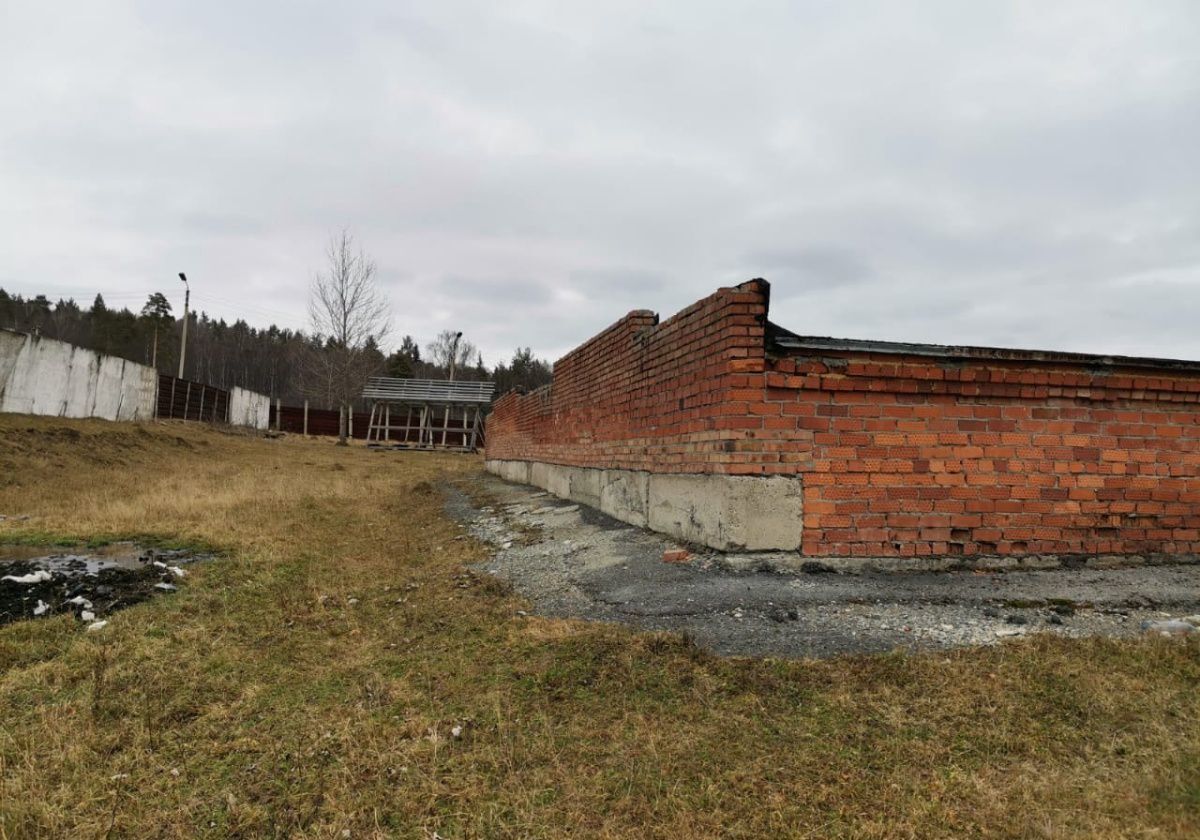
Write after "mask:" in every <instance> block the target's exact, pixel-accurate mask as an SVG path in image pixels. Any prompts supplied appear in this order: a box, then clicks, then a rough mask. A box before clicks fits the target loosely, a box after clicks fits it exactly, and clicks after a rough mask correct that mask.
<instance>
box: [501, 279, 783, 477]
mask: <svg viewBox="0 0 1200 840" xmlns="http://www.w3.org/2000/svg"><path fill="white" fill-rule="evenodd" d="M766 307H767V285H766V284H765V283H761V282H757V281H751V282H750V283H744V284H742V285H741V286H738V287H736V288H732V289H721V290H720V291H718V292H717V293H716V294H714V295H712V296H710V297H707V298H705V299H704V300H701V301H698V302H697V303H694V304H692V305H691V306H689V307H688V308H687V309H684V310H683V311H682V312H680V313H678V314H677V315H675V316H674V317H672V318H670V319H669V320H667V321H663V322H662V323H658V319H657V316H655V315H654V313H652V312H647V311H644V310H642V311H637V312H631V313H629V314H628V315H626V316H625V317H624V318H622V319H621V320H620V321H618V322H617V323H615V324H613V325H612V326H611V327H609V328H608V329H607V330H605V331H604V332H602V333H600V334H599V335H597V336H596V337H595V338H593V339H591V340H590V341H588V342H586V343H585V344H583V345H582V346H580V347H579V348H577V349H576V350H573V351H572V352H571V353H568V354H567V355H566V356H564V357H563V358H562V359H560V360H559V361H558V362H556V363H555V365H554V382H553V384H552V385H550V386H548V387H545V388H541V389H539V390H537V391H534V392H533V393H530V394H525V395H520V394H516V393H509V394H507V395H505V396H503V397H501V398H500V399H499V400H497V401H496V404H495V406H494V408H493V411H492V414H491V416H490V417H488V421H487V437H488V444H487V457H488V458H499V459H514V460H530V461H546V462H550V463H555V464H566V465H570V466H579V467H611V468H621V469H634V470H652V471H655V472H683V473H709V472H738V471H752V470H751V469H750V467H751V464H750V459H749V457H748V455H747V454H746V453H745V452H743V451H741V450H740V448H739V446H738V444H740V440H739V438H741V437H742V432H741V430H742V429H743V428H744V427H745V426H746V425H747V423H746V418H745V417H744V416H743V415H744V414H745V413H747V412H748V411H750V410H751V407H752V405H753V404H755V403H760V402H761V400H762V393H761V390H762V389H761V380H762V369H763V329H764V322H765V315H766ZM748 370H752V371H754V372H755V373H754V375H753V376H751V374H750V373H748V372H747V371H748ZM747 389H753V390H747ZM753 471H755V472H757V471H758V470H757V467H754V469H753Z"/></svg>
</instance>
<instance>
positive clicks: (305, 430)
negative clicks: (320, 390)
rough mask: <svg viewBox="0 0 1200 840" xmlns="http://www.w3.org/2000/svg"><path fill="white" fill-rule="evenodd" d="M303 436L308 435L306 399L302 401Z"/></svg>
mask: <svg viewBox="0 0 1200 840" xmlns="http://www.w3.org/2000/svg"><path fill="white" fill-rule="evenodd" d="M304 436H305V437H308V400H305V401H304Z"/></svg>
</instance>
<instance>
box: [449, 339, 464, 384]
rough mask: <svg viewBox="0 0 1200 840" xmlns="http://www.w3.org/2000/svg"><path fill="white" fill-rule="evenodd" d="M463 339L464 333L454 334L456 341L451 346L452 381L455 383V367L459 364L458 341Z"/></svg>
mask: <svg viewBox="0 0 1200 840" xmlns="http://www.w3.org/2000/svg"><path fill="white" fill-rule="evenodd" d="M460 338H462V333H460V332H456V333H455V334H454V341H453V342H451V344H450V381H451V382H453V381H454V366H455V365H456V364H458V340H459V339H460Z"/></svg>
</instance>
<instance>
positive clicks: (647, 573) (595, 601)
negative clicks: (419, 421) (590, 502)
mask: <svg viewBox="0 0 1200 840" xmlns="http://www.w3.org/2000/svg"><path fill="white" fill-rule="evenodd" d="M466 490H467V493H464V492H462V491H460V490H456V489H454V488H448V489H447V492H448V494H449V495H448V507H449V509H450V511H451V513H452V514H453V515H454V516H455V518H457V519H458V520H459V521H460V522H462V523H464V524H465V525H466V526H467V527H468V528H469V529H470V531H471V532H472V533H473V534H474V535H475V536H477V537H479V538H480V539H483V540H484V541H486V542H488V543H490V544H491V545H492V546H493V547H494V549H495V553H494V554H493V556H492V557H491V558H490V559H489V560H488V561H487V562H486V563H485V564H484V568H485V569H486V570H487V571H489V572H491V573H493V574H496V575H499V576H501V577H503V578H505V579H507V580H509V581H511V582H512V583H513V585H514V586H515V587H516V589H517V590H518V591H519V592H520V593H521V594H523V595H525V596H526V597H528V598H529V599H530V600H531V601H532V602H533V604H534V606H535V609H536V610H537V611H538V612H539V613H542V614H545V615H549V616H556V617H570V618H584V619H591V620H600V621H623V622H627V623H630V624H633V625H635V626H637V627H640V628H643V629H655V630H671V631H677V632H685V633H688V634H690V635H691V636H692V637H693V638H695V639H696V641H697V642H699V643H700V644H702V645H704V646H705V647H708V648H710V649H712V650H715V651H717V652H720V653H726V654H735V655H771V656H787V657H803V656H830V655H836V654H841V653H870V652H881V651H888V650H892V649H894V648H897V647H901V648H910V649H920V648H939V647H953V646H959V645H977V644H994V643H996V642H998V641H1001V640H1003V639H1005V638H1009V637H1015V636H1023V635H1026V634H1029V633H1054V634H1059V635H1064V636H1076V637H1077V636H1088V635H1108V636H1132V635H1137V634H1139V633H1141V632H1143V629H1142V628H1143V623H1144V622H1159V621H1164V620H1168V619H1173V618H1180V617H1187V616H1193V615H1194V614H1197V613H1200V566H1194V565H1193V566H1148V567H1140V568H1130V569H1056V570H1048V571H1011V572H1002V573H979V572H937V573H924V574H864V575H841V574H797V575H791V574H776V573H773V572H767V571H742V570H738V569H736V568H732V567H731V565H732V563H731V560H730V559H729V558H726V557H725V556H724V555H722V554H720V553H718V552H711V551H704V552H697V553H696V554H695V555H694V556H693V558H692V559H691V561H690V562H687V563H683V564H673V563H664V562H663V560H662V557H663V551H664V550H666V549H672V548H677V547H678V546H677V545H676V544H675V543H673V542H672V541H670V540H669V539H667V538H665V537H663V536H662V535H659V534H655V533H653V532H650V531H644V530H641V529H638V528H633V527H631V526H628V525H625V524H623V523H621V522H617V521H616V520H613V519H610V518H609V517H607V516H604V515H603V514H600V513H599V512H597V511H595V510H592V509H591V508H587V507H581V506H579V505H573V504H569V503H567V502H564V501H562V500H559V499H556V498H554V497H552V496H549V495H547V494H545V493H541V492H539V491H537V490H535V489H534V488H529V487H524V486H520V485H515V484H509V483H507V482H504V481H502V480H500V479H498V478H495V477H493V476H490V475H486V474H480V475H479V476H477V477H476V478H474V479H472V483H471V484H470V485H469V486H467V487H466ZM472 498H476V499H490V500H494V501H491V502H490V503H488V504H486V505H483V506H482V507H477V506H476V504H474V503H472V501H471V499H472ZM738 559H739V561H740V560H741V558H738Z"/></svg>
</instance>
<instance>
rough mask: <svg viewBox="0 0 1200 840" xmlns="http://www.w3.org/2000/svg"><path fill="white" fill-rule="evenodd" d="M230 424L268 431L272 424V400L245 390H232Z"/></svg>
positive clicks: (230, 395) (234, 388)
mask: <svg viewBox="0 0 1200 840" xmlns="http://www.w3.org/2000/svg"><path fill="white" fill-rule="evenodd" d="M229 422H230V423H231V424H232V425H234V426H248V427H250V428H251V429H266V428H267V426H268V425H270V422H271V400H270V398H269V397H267V396H265V395H264V394H258V393H255V392H254V391H247V390H246V389H245V388H238V387H236V386H235V387H233V388H230V389H229Z"/></svg>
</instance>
